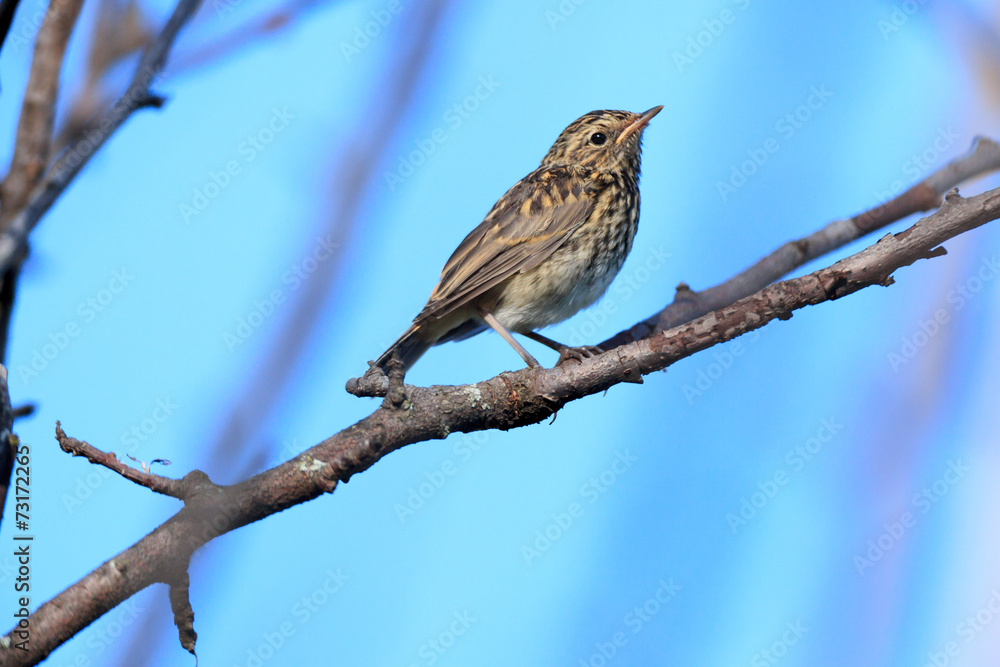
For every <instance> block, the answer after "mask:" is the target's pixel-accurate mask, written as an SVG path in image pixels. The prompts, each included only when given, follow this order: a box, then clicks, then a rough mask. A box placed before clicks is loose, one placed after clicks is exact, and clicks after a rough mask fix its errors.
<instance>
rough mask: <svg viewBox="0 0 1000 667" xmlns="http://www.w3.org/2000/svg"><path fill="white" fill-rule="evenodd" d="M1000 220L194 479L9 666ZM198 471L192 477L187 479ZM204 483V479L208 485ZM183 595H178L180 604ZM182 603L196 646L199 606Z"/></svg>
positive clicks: (906, 244)
mask: <svg viewBox="0 0 1000 667" xmlns="http://www.w3.org/2000/svg"><path fill="white" fill-rule="evenodd" d="M998 217H1000V189H996V190H991V191H989V192H986V193H984V194H981V195H977V196H975V197H971V198H969V199H963V198H961V197H959V196H958V194H957V193H952V194H949V195H948V197H947V198H946V201H945V202H944V205H943V206H942V207H941V208H940V209H939V210H938V211H936V212H935V213H934V214H932V215H930V216H928V217H926V218H923V219H921V220H919V221H917V223H916V224H914V225H913V226H912V227H910V228H909V229H906V230H904V231H902V232H900V233H898V234H888V235H886V236H885V237H884V238H882V239H881V240H879V241H878V242H877V243H876V244H874V245H872V246H870V247H868V248H866V249H864V250H862V251H861V252H859V253H857V254H855V255H852V256H850V257H847V258H846V259H843V260H840V261H839V262H837V263H835V264H833V265H832V266H830V267H827V268H824V269H821V270H819V271H815V272H813V273H810V274H808V275H805V276H802V277H800V278H795V279H793V280H788V281H784V282H779V283H775V284H773V285H770V286H768V287H766V288H764V289H763V290H761V291H759V292H757V293H756V294H753V295H751V296H749V297H746V298H744V299H741V300H739V301H737V302H736V303H734V304H732V305H730V306H727V307H725V308H722V309H719V310H716V311H714V312H711V313H708V314H707V315H704V316H702V317H699V318H697V319H695V320H693V321H691V322H689V323H686V324H684V325H682V326H680V327H676V328H674V329H671V330H669V331H665V332H661V333H658V334H655V335H653V336H650V337H649V338H646V339H643V340H640V341H637V342H633V343H629V344H626V345H622V346H620V347H618V348H617V349H615V350H613V351H612V352H610V353H606V354H602V355H599V356H597V357H594V358H590V359H586V360H584V361H583V362H581V363H579V364H574V363H571V364H565V365H563V366H559V367H556V368H551V369H523V370H520V371H517V372H514V373H502V374H500V375H498V376H496V377H494V378H492V379H489V380H485V381H483V382H479V383H476V384H473V385H463V386H434V387H413V386H406V387H405V391H406V397H407V400H406V401H404V402H403V404H402V405H401V406H393V405H391V404H390V403H389V402H384V403H383V405H382V407H380V408H378V409H377V410H376V411H375V412H373V413H372V414H371V415H369V416H368V417H366V418H365V419H362V420H361V421H360V422H358V423H356V424H354V425H353V426H350V427H348V428H346V429H344V430H343V431H340V432H339V433H337V434H335V435H333V436H332V437H330V438H328V439H327V440H325V441H323V442H322V443H320V444H318V445H316V446H315V447H313V448H311V449H309V450H308V451H306V452H303V453H302V454H300V455H299V456H297V457H295V458H293V459H292V460H290V461H288V462H286V463H284V464H282V465H280V466H277V467H275V468H272V469H270V470H267V471H265V472H262V473H261V474H259V475H256V476H254V477H252V478H250V479H248V480H246V481H244V482H242V483H240V484H237V485H235V486H230V487H219V486H216V485H214V484H211V483H208V484H204V483H202V484H192V485H191V486H192V491H191V492H190V493H188V494H185V505H184V508H183V509H182V510H181V511H180V512H178V513H177V514H176V515H175V516H173V517H172V518H171V519H169V520H168V521H167V522H165V523H164V524H163V525H161V526H160V527H159V528H157V529H156V530H154V531H153V532H152V533H150V534H149V535H147V536H146V537H144V538H143V539H142V540H140V541H139V542H138V543H136V544H135V545H133V546H132V547H130V548H129V549H127V550H125V551H124V552H123V553H121V554H120V555H118V556H116V557H114V558H113V559H111V560H109V561H107V562H106V563H104V564H103V565H101V566H100V567H99V568H97V569H96V570H94V571H93V572H91V573H90V574H88V575H87V576H86V577H84V578H83V579H82V580H80V581H79V582H78V583H76V584H74V585H73V586H70V587H69V588H68V589H66V590H65V591H63V592H62V593H60V594H59V595H58V596H56V597H55V598H54V599H52V600H50V601H48V602H46V603H44V604H43V605H41V606H40V607H39V608H38V609H37V610H36V611H35V612H34V613H33V614H32V615H31V616H30V617H29V619H28V620H29V623H30V627H31V631H32V643H31V645H30V646H29V647H28V650H27V651H26V652H21V651H18V650H16V649H13V648H11V639H12V638H11V635H10V634H8V635H7V636H5V637H4V638H3V639H2V640H0V661H3V663H4V664H11V665H29V664H36V663H37V662H39V661H40V660H42V659H43V658H44V657H45V656H47V655H48V654H49V653H50V652H51V651H52V650H54V649H55V648H56V647H57V646H59V645H60V644H61V643H62V642H64V641H66V640H67V639H69V638H70V637H72V636H73V635H74V634H76V633H77V632H79V631H80V630H81V629H83V628H84V627H86V626H87V625H88V624H90V623H91V622H93V621H94V620H95V619H96V618H98V617H99V616H101V615H102V614H104V613H106V612H107V611H109V610H110V609H112V608H114V607H115V606H116V605H118V604H120V603H121V602H123V601H125V600H127V599H128V598H129V597H131V596H132V595H134V594H135V593H136V592H138V591H140V590H142V589H144V588H145V587H147V586H149V585H151V584H153V583H157V582H164V583H171V584H172V585H174V586H178V585H179V586H181V587H182V588H183V587H184V586H185V585H186V584H185V583H184V582H180V583H178V579H177V573H178V572H179V565H185V564H186V563H187V562H188V559H189V558H190V556H191V553H193V552H194V550H195V549H197V548H199V547H200V546H201V545H203V544H205V543H206V542H208V541H209V540H211V539H214V538H215V537H217V536H218V535H221V534H223V533H226V532H229V531H232V530H235V529H236V528H239V527H241V526H245V525H247V524H249V523H252V522H254V521H258V520H260V519H262V518H265V517H267V516H269V515H271V514H275V513H277V512H280V511H282V510H284V509H287V508H289V507H291V506H293V505H296V504H299V503H303V502H306V501H308V500H312V499H313V498H316V497H318V496H320V495H322V494H324V493H329V492H332V491H333V489H334V488H335V487H336V484H337V483H338V482H340V481H345V482H346V481H347V480H349V479H350V478H351V477H352V476H353V475H355V474H357V473H359V472H362V471H364V470H367V469H368V468H369V467H371V466H372V465H373V464H374V463H375V462H377V461H378V460H379V459H381V458H382V457H383V456H385V455H387V454H389V453H390V452H393V451H395V450H397V449H399V448H401V447H404V446H406V445H408V444H411V443H415V442H420V441H423V440H429V439H441V438H445V437H447V436H448V435H449V434H450V433H453V432H456V431H461V432H472V431H480V430H485V429H501V430H508V429H511V428H516V427H519V426H526V425H529V424H534V423H537V422H540V421H542V420H543V419H545V418H547V417H549V416H550V415H552V414H553V413H555V412H556V411H557V410H559V409H560V408H561V407H562V406H563V405H565V404H566V403H568V402H570V401H573V400H576V399H579V398H582V397H584V396H589V395H591V394H596V393H599V392H602V391H605V390H606V389H608V388H610V387H612V386H614V385H616V384H618V383H620V382H634V381H637V380H638V381H641V376H642V375H645V374H647V373H652V372H654V371H658V370H662V369H664V368H666V367H668V366H670V365H671V364H673V363H675V362H676V361H678V360H680V359H683V358H685V357H688V356H691V355H692V354H695V353H696V352H699V351H701V350H704V349H706V348H709V347H711V346H713V345H716V344H719V343H722V342H725V341H728V340H732V339H733V338H736V337H737V336H741V335H743V334H745V333H747V332H750V331H753V330H755V329H759V328H760V327H763V326H764V325H766V324H767V323H769V322H771V321H773V320H775V319H782V320H786V319H789V318H791V316H792V313H793V312H794V311H795V310H797V309H800V308H804V307H806V306H808V305H815V304H818V303H822V302H824V301H829V300H832V299H838V298H840V297H843V296H846V295H848V294H851V293H853V292H856V291H858V290H860V289H862V288H864V287H867V286H870V285H889V284H891V283H892V273H893V272H894V271H896V270H897V269H899V268H901V267H904V266H908V265H910V264H912V263H913V262H915V261H917V260H918V259H922V258H930V257H936V256H939V255H941V254H944V249H943V248H942V247H941V244H942V243H943V242H945V241H947V240H948V239H950V238H953V237H955V236H957V235H958V234H961V233H963V232H965V231H968V230H970V229H973V228H975V227H978V226H980V225H983V224H985V223H986V222H988V221H990V220H994V219H996V218H998ZM197 474H198V473H190V474H189V475H188V476H187V477H185V479H184V480H182V483H188V480H189V478H192V479H193V476H195V475H197ZM201 479H202V480H203V481H204V479H205V478H204V477H202V478H201ZM182 594H183V590H180V591H178V593H177V594H176V596H175V597H178V598H179V597H180V596H181V595H182ZM179 610H180V611H179V612H178V609H177V608H175V615H176V617H177V618H178V619H180V621H179V622H180V623H182V624H183V626H184V627H183V630H182V635H183V636H184V637H185V638H186V639H190V638H191V637H192V633H193V627H192V628H188V626H187V620H188V619H189V617H188V610H187V609H186V608H185V607H184V605H179Z"/></svg>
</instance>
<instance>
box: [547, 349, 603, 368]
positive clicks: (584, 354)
mask: <svg viewBox="0 0 1000 667" xmlns="http://www.w3.org/2000/svg"><path fill="white" fill-rule="evenodd" d="M599 354H604V350H602V349H601V348H599V347H597V346H596V345H581V346H580V347H566V346H563V347H561V348H559V361H557V362H556V366H562V365H563V364H564V363H566V362H567V361H569V360H570V359H575V360H576V361H578V362H579V361H583V360H584V359H590V358H591V357H596V356H597V355H599Z"/></svg>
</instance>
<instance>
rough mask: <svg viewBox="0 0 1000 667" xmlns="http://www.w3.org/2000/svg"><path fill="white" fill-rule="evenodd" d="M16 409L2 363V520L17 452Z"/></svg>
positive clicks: (0, 508) (0, 438)
mask: <svg viewBox="0 0 1000 667" xmlns="http://www.w3.org/2000/svg"><path fill="white" fill-rule="evenodd" d="M13 429H14V410H13V408H11V405H10V393H9V392H8V390H7V368H6V367H5V366H3V365H2V364H0V521H2V520H3V510H4V506H5V505H6V504H7V490H8V489H9V488H10V480H11V473H12V472H13V471H14V459H15V458H16V455H17V452H16V451H15V450H16V449H17V436H15V435H14V431H13Z"/></svg>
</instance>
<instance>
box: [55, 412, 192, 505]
mask: <svg viewBox="0 0 1000 667" xmlns="http://www.w3.org/2000/svg"><path fill="white" fill-rule="evenodd" d="M56 441H58V442H59V447H60V449H62V450H63V451H64V452H68V453H70V454H72V455H73V456H82V457H84V458H85V459H87V460H88V461H90V462H91V463H93V464H95V465H100V466H104V467H105V468H107V469H108V470H110V471H112V472H116V473H118V474H119V475H121V476H122V477H124V478H125V479H127V480H128V481H130V482H135V483H136V484H138V485H139V486H144V487H146V488H147V489H149V490H150V491H154V492H156V493H162V494H163V495H165V496H170V497H171V498H177V499H178V500H184V499H185V498H186V497H187V493H188V492H189V490H188V488H187V487H186V486H185V485H184V482H183V481H182V480H179V479H171V478H170V477H163V476H161V475H153V474H151V473H148V472H145V471H142V470H136V469H135V468H133V467H132V466H129V465H126V464H125V463H123V462H122V461H121V460H119V459H118V457H117V456H115V455H114V454H113V453H112V452H105V451H101V450H100V449H98V448H97V447H94V446H93V445H91V444H89V443H86V442H83V441H82V440H77V439H76V438H71V437H69V436H68V435H66V432H65V431H63V428H62V424H60V423H59V422H56Z"/></svg>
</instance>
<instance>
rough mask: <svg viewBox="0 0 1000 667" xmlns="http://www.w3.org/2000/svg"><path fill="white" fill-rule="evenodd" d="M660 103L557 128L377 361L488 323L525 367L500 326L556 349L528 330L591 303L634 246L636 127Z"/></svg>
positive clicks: (595, 114)
mask: <svg viewBox="0 0 1000 667" xmlns="http://www.w3.org/2000/svg"><path fill="white" fill-rule="evenodd" d="M661 108H662V107H655V108H653V109H650V110H649V111H647V112H646V113H645V114H634V113H630V112H627V111H608V110H604V111H592V112H590V113H588V114H585V115H583V116H581V117H580V118H578V119H577V120H575V121H574V122H573V123H571V124H570V125H569V126H568V127H567V128H566V129H565V130H563V132H562V133H561V134H560V135H559V138H558V139H557V140H556V142H555V144H553V146H552V148H551V149H549V152H548V153H547V154H546V156H545V158H544V159H543V160H542V164H541V166H540V167H538V168H537V169H535V170H534V171H533V172H531V173H530V174H528V175H527V176H525V177H524V178H523V179H521V180H520V181H518V183H517V184H516V185H514V187H512V188H511V189H510V190H508V191H507V193H506V194H505V195H504V196H503V197H501V198H500V200H499V201H498V202H497V203H496V204H495V205H494V206H493V208H492V209H491V210H490V212H489V213H488V214H487V216H486V218H485V219H484V220H483V222H482V223H481V224H480V225H479V226H478V227H476V229H474V230H473V231H472V232H471V233H470V234H469V235H468V236H467V237H466V238H465V240H463V241H462V243H461V244H459V246H458V248H457V249H456V250H455V252H454V253H453V254H452V256H451V258H450V259H449V260H448V262H447V263H446V264H445V266H444V269H443V270H442V272H441V280H440V281H439V282H438V284H437V286H436V287H435V288H434V290H433V291H432V292H431V296H430V298H429V299H428V301H427V305H425V306H424V308H423V310H421V311H420V313H419V314H418V315H417V317H416V318H415V319H414V320H413V324H412V325H411V326H410V328H409V329H407V331H406V332H405V333H404V334H403V336H401V337H400V339H399V340H397V341H396V342H395V343H394V344H393V345H392V347H390V348H389V349H388V350H387V351H386V352H385V353H384V354H383V355H382V356H381V357H379V359H378V361H377V362H376V364H377V365H378V366H381V367H383V368H385V366H386V364H387V362H388V360H389V359H390V357H391V355H392V354H393V352H397V353H398V354H399V357H400V358H401V360H402V362H403V366H404V368H405V369H408V368H410V366H412V365H413V363H415V362H416V360H417V359H419V358H420V356H421V355H422V354H423V353H424V352H425V351H426V350H427V349H428V348H429V347H431V346H432V345H437V344H440V343H443V342H446V341H450V340H464V339H465V338H468V337H469V336H473V335H475V334H477V333H480V332H481V331H484V330H485V329H486V328H488V326H492V327H493V328H495V329H497V330H498V331H499V332H500V333H501V335H503V336H504V337H505V338H507V339H508V342H511V344H512V345H513V346H515V349H517V350H518V353H519V354H521V356H522V357H524V358H525V361H527V362H528V363H529V364H531V365H533V364H532V362H534V358H533V357H531V355H530V354H528V353H527V352H526V351H525V350H523V348H521V349H518V348H519V344H517V343H516V342H513V340H512V339H511V338H510V336H509V333H508V332H514V333H519V334H525V335H531V336H533V337H536V339H538V340H541V342H544V343H545V344H547V345H550V346H552V347H556V346H557V345H558V344H556V343H554V341H548V340H547V339H544V337H541V336H537V334H533V332H535V331H536V330H537V329H541V328H544V327H547V326H550V325H552V324H556V323H558V322H561V321H563V320H565V319H567V318H569V317H571V316H573V315H574V314H576V313H577V312H579V311H580V310H581V309H583V308H586V307H587V306H590V305H592V304H593V303H594V302H596V301H597V300H598V299H599V298H600V297H601V296H602V295H603V294H604V292H605V291H606V290H607V288H608V286H609V285H610V284H611V281H612V280H613V279H614V277H615V276H616V275H617V274H618V271H619V270H621V267H622V265H623V264H624V263H625V258H626V257H627V256H628V253H629V251H630V250H631V249H632V241H633V239H634V238H635V232H636V229H637V227H638V222H639V171H640V162H641V140H642V133H643V130H644V129H645V126H646V124H647V123H648V122H649V120H650V119H651V118H652V117H653V116H655V115H656V113H658V112H659V110H660V109H661ZM599 135H600V136H599ZM491 316H492V317H491ZM504 330H506V331H504ZM558 349H560V350H561V352H562V353H563V354H565V353H566V352H567V351H571V350H570V349H569V348H563V347H562V346H559V348H558ZM535 363H537V362H535Z"/></svg>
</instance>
